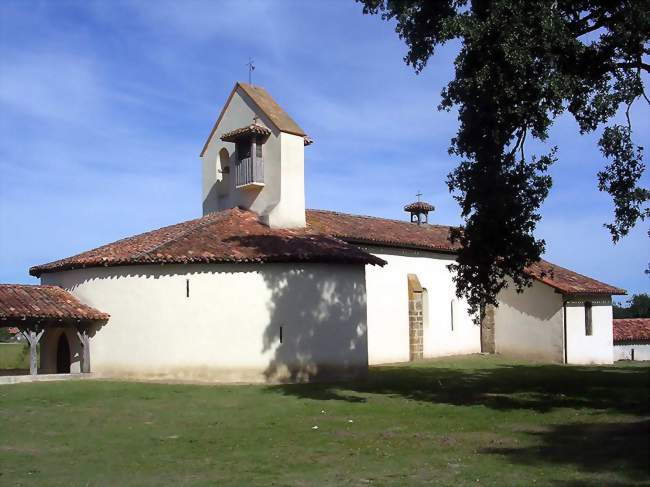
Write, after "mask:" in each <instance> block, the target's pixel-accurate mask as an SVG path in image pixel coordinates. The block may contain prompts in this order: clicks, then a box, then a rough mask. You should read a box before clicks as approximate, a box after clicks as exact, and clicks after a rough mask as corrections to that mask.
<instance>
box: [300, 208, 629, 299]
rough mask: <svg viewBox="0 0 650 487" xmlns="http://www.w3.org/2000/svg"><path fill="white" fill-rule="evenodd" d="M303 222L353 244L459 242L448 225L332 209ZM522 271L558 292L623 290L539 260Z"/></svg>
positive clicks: (439, 245)
mask: <svg viewBox="0 0 650 487" xmlns="http://www.w3.org/2000/svg"><path fill="white" fill-rule="evenodd" d="M307 225H308V226H309V228H311V229H312V230H315V231H318V232H322V233H327V234H330V235H334V236H336V237H339V238H342V239H343V240H345V241H347V242H351V243H356V244H367V245H384V246H389V247H400V248H413V249H421V250H431V251H437V252H451V253H454V252H457V251H458V248H459V245H458V244H457V243H452V242H451V240H450V239H449V236H450V232H451V229H452V227H449V226H442V225H428V224H424V225H415V224H413V223H410V222H406V221H400V220H388V219H385V218H376V217H370V216H358V215H348V214H346V213H338V212H334V211H324V210H307ZM526 272H527V273H528V274H529V275H530V276H531V277H533V278H534V279H537V280H539V281H541V282H543V283H545V284H547V285H549V286H551V287H553V288H555V289H557V290H558V291H560V292H562V293H566V294H579V293H585V294H587V293H593V294H625V290H624V289H619V288H617V287H614V286H610V285H608V284H605V283H602V282H600V281H597V280H595V279H592V278H590V277H587V276H583V275H581V274H578V273H577V272H573V271H570V270H569V269H565V268H563V267H560V266H558V265H555V264H552V263H550V262H548V261H545V260H541V261H540V262H538V263H537V264H535V265H532V266H530V267H529V268H528V269H526Z"/></svg>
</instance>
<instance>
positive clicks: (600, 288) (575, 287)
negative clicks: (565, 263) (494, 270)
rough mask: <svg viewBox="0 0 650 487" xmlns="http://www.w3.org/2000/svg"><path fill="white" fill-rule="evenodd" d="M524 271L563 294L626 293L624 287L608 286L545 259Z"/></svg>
mask: <svg viewBox="0 0 650 487" xmlns="http://www.w3.org/2000/svg"><path fill="white" fill-rule="evenodd" d="M526 272H527V273H528V275H530V276H531V277H534V278H535V279H537V280H539V281H541V282H543V283H544V284H546V285H548V286H551V287H552V288H554V289H556V290H557V291H560V292H561V293H563V294H626V291H625V289H621V288H618V287H615V286H610V285H609V284H605V283H604V282H600V281H597V280H596V279H592V278H591V277H587V276H583V275H582V274H578V273H577V272H574V271H572V270H569V269H565V268H564V267H560V266H559V265H556V264H553V263H551V262H548V261H546V260H540V261H539V262H537V263H536V264H533V265H531V266H529V267H528V268H527V269H526Z"/></svg>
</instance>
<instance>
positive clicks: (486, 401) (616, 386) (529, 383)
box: [269, 364, 650, 415]
mask: <svg viewBox="0 0 650 487" xmlns="http://www.w3.org/2000/svg"><path fill="white" fill-rule="evenodd" d="M269 390H271V391H274V392H279V393H282V394H287V395H293V396H298V397H304V398H311V399H318V400H343V401H354V402H358V401H359V400H362V399H363V395H365V394H386V395H390V396H398V397H403V398H407V399H411V400H415V401H423V402H431V403H437V404H451V405H456V406H473V405H483V406H486V407H489V408H492V409H498V410H515V409H529V410H534V411H536V412H542V413H543V412H549V411H552V410H553V409H556V408H574V409H597V410H607V411H612V412H619V413H628V414H636V415H645V414H650V402H649V401H648V400H647V399H646V398H647V397H648V394H650V368H648V367H633V366H630V367H606V368H605V367H588V366H585V367H578V366H569V367H567V366H562V365H551V364H549V365H533V364H530V365H500V366H496V367H492V368H477V369H460V368H458V369H456V368H449V367H444V368H443V367H438V366H426V365H425V366H387V367H373V368H371V370H370V372H369V374H368V377H367V378H366V379H365V380H363V381H357V382H352V383H345V384H342V383H337V384H301V385H298V384H286V385H282V386H275V387H270V388H269ZM350 392H355V393H357V394H350Z"/></svg>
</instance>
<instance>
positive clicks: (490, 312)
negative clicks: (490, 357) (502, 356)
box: [481, 304, 496, 353]
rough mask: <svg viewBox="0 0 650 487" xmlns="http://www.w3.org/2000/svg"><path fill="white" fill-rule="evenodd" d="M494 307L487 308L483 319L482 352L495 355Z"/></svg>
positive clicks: (489, 305) (488, 306)
mask: <svg viewBox="0 0 650 487" xmlns="http://www.w3.org/2000/svg"><path fill="white" fill-rule="evenodd" d="M494 311H495V308H494V305H491V304H488V305H487V306H486V307H485V311H484V312H483V316H482V319H481V352H483V353H495V352H496V343H495V337H494Z"/></svg>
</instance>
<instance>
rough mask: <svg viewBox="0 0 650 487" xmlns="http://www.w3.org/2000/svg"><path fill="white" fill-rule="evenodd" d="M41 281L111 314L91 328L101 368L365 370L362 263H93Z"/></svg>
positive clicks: (252, 372) (199, 372) (119, 371)
mask: <svg viewBox="0 0 650 487" xmlns="http://www.w3.org/2000/svg"><path fill="white" fill-rule="evenodd" d="M186 279H189V282H190V297H189V298H188V297H186ZM42 282H43V284H56V285H59V286H62V287H63V288H65V289H67V290H69V291H70V292H72V293H73V294H74V295H76V296H77V297H78V298H79V299H80V300H81V301H82V302H84V303H87V304H89V305H91V306H94V307H96V308H97V309H100V310H102V311H105V312H107V313H109V314H110V315H111V318H110V320H109V321H108V323H107V324H106V325H104V326H103V327H102V328H100V329H99V330H97V331H96V332H95V333H94V335H93V336H92V337H91V344H90V354H91V366H92V371H93V372H95V373H98V374H100V375H105V376H117V377H158V378H173V379H187V380H220V381H275V380H295V381H302V380H310V379H320V378H329V377H332V376H335V377H337V378H340V377H346V376H348V375H350V374H358V373H363V372H365V370H366V369H367V361H368V349H367V335H366V290H365V271H364V268H363V266H360V265H359V266H355V265H333V264H304V265H291V264H264V265H252V264H251V265H248V264H239V265H230V264H212V265H199V264H196V265H185V266H182V265H168V266H127V267H110V268H89V269H79V270H72V271H64V272H58V273H52V274H44V275H43V276H42ZM280 327H282V335H283V339H282V343H280Z"/></svg>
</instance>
